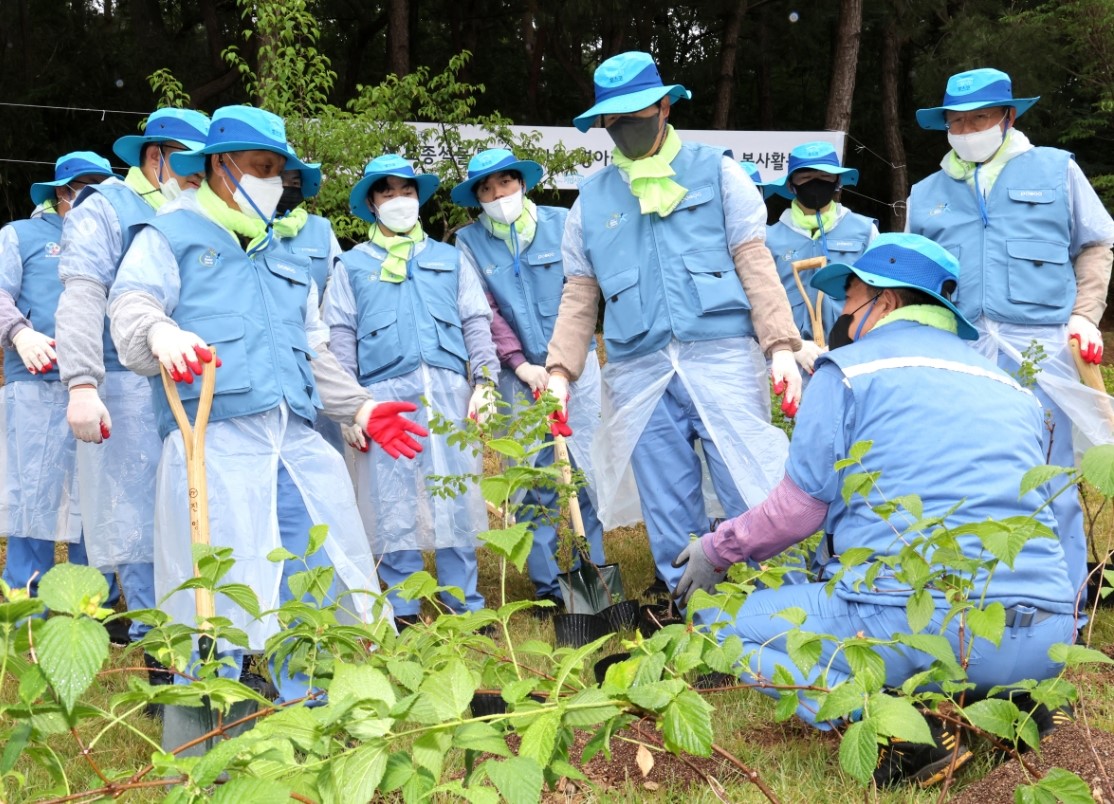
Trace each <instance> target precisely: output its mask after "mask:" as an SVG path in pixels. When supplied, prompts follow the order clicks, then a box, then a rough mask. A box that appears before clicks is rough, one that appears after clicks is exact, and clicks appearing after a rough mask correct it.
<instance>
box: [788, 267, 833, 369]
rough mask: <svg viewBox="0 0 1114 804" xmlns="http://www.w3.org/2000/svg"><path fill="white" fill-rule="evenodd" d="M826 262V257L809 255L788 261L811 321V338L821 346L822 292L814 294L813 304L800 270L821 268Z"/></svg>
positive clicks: (822, 328) (822, 320) (822, 338)
mask: <svg viewBox="0 0 1114 804" xmlns="http://www.w3.org/2000/svg"><path fill="white" fill-rule="evenodd" d="M827 264H828V258H827V257H810V258H808V259H807V260H797V261H796V262H793V263H790V266H791V267H792V268H793V281H794V282H796V283H797V290H799V291H801V298H802V299H804V300H805V307H806V308H807V309H808V320H809V321H810V322H812V339H813V340H814V341H816V345H817V346H819V347H821V348H823V347H824V346H825V345H826V344H825V343H824V294H823V293H822V292H818V293H817V294H816V304H815V305H814V304H813V303H812V300H811V299H809V297H808V292H807V291H806V290H805V283H804V282H802V281H801V271H811V270H813V269H816V268H823V267H824V266H825V265H827Z"/></svg>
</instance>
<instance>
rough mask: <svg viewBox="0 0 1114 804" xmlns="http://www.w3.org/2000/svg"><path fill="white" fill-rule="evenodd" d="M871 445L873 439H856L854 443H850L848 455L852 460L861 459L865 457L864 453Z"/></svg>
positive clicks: (872, 444)
mask: <svg viewBox="0 0 1114 804" xmlns="http://www.w3.org/2000/svg"><path fill="white" fill-rule="evenodd" d="M873 446H874V442H873V441H856V442H855V443H854V444H852V445H851V449H850V450H849V451H848V455H849V456H850V457H851V460H853V461H856V462H858V461H862V459H863V458H865V457H866V454H867V453H868V452H870V448H871V447H873Z"/></svg>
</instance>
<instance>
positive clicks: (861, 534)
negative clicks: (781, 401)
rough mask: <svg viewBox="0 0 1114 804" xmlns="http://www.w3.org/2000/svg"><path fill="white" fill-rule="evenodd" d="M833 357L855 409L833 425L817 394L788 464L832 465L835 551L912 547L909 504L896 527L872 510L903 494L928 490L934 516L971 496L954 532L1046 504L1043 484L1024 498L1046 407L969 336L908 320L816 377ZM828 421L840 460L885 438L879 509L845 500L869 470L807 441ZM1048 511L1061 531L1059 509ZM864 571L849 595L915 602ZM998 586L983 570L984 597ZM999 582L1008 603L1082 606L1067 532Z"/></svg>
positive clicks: (799, 467) (798, 469) (866, 340)
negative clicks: (854, 480)
mask: <svg viewBox="0 0 1114 804" xmlns="http://www.w3.org/2000/svg"><path fill="white" fill-rule="evenodd" d="M830 364H834V366H835V367H837V368H838V371H839V374H840V377H839V378H838V380H834V382H833V383H832V384H838V386H839V387H841V388H843V389H845V390H844V400H841V402H840V405H837V406H836V407H842V408H843V414H842V419H843V420H842V422H837V423H836V426H835V427H832V424H831V416H832V405H831V404H827V403H825V404H823V405H820V406H817V405H816V404H815V398H814V402H813V405H809V397H808V396H807V395H806V397H805V404H804V405H803V406H802V408H801V413H800V417H801V418H802V419H806V420H805V421H804V422H799V423H798V425H797V427H798V430H797V431H796V437H794V439H793V442H792V445H791V446H790V459H789V465H788V467H787V472H788V474H789V475H790V477H792V478H793V479H794V480H796V479H797V478H799V477H802V478H807V477H815V476H817V474H818V473H820V472H823V473H824V476H825V477H830V478H831V481H832V482H831V483H830V484H829V485H828V486H827V488H828V489H829V490H830V492H831V493H830V494H828V495H826V496H828V497H829V499H825V500H824V502H827V503H828V504H829V508H828V519H827V522H826V524H825V530H826V532H827V533H828V534H830V537H829V538H830V540H831V541H830V544H831V546H832V548H833V553H834V554H836V555H839V554H841V553H843V552H845V551H846V550H848V549H850V548H852V547H869V548H871V549H872V550H873V551H874V553H875V555H896V554H897V553H898V552H899V551H900V549H901V544H900V540H899V537H898V536H897V535H896V533H895V530H894V528H895V527H896V528H897V530H898V531H900V530H902V529H903V528H904V527H905V526H907V525H908V524H910V523H909V522H908V521H907V520H906V514H905V512H900V513H898V514H895V515H894V517H893V518H892V519H891V522H892V523H893V527H891V523H890V522H886V521H884V520H883V519H882V518H881V517H880V516H879V515H878V514H876V513H874V511H872V510H871V507H870V506H873V505H877V504H879V503H881V502H883V500H884V499H885V500H893V499H895V498H897V497H899V496H901V495H906V494H916V495H919V496H920V497H921V500H922V502H923V505H924V516H925V517H931V516H941V515H944V514H946V513H947V511H948V510H949V509H950V508H951V507H952V506H953V505H956V504H959V505H958V509H957V510H956V512H955V513H954V514H951V515H950V516H948V518H947V524H948V526H949V527H952V528H954V527H956V526H957V525H959V524H962V523H968V522H981V521H984V520H986V519H988V518H993V519H1004V518H1006V517H1012V516H1028V515H1030V514H1032V513H1033V512H1034V511H1036V510H1037V509H1038V508H1039V507H1040V505H1041V503H1042V501H1043V499H1044V495H1042V494H1041V493H1038V492H1037V491H1033V492H1029V493H1028V494H1026V495H1025V496H1024V497H1021V498H1020V499H1019V498H1018V491H1019V488H1020V483H1021V479H1022V476H1023V475H1024V474H1025V472H1026V471H1027V470H1029V469H1031V468H1032V467H1034V466H1039V465H1041V464H1043V463H1044V462H1045V459H1044V451H1043V447H1042V444H1043V435H1044V432H1043V429H1044V428H1043V422H1044V419H1043V416H1042V413H1041V408H1040V405H1039V403H1038V402H1037V400H1036V398H1035V397H1034V396H1033V394H1031V393H1030V392H1028V391H1026V390H1024V389H1022V388H1021V387H1020V386H1019V385H1018V384H1017V383H1016V382H1015V381H1014V380H1013V378H1011V377H1010V376H1009V375H1007V374H1006V373H1005V372H1003V371H1002V370H1001V369H999V368H998V367H997V366H995V365H994V364H993V363H991V362H990V361H988V360H986V359H985V358H984V357H982V355H980V354H978V353H977V352H976V351H975V350H974V349H971V348H970V347H969V346H968V345H967V344H966V342H964V341H962V340H960V339H959V338H958V337H956V336H955V335H952V334H950V333H947V332H944V331H942V330H939V329H935V328H933V327H928V326H923V325H921V324H917V323H915V322H912V321H896V322H893V323H890V324H885V325H883V326H881V327H878V328H877V329H874V330H871V331H870V332H868V333H867V334H866V335H864V336H863V337H861V338H860V339H859V340H857V341H855V342H854V343H852V344H849V345H847V346H844V347H841V348H839V349H833V350H832V351H830V352H827V353H826V354H824V355H822V356H821V357H820V358H819V359H818V360H817V364H816V365H817V372H816V375H814V377H813V380H812V382H813V383H816V381H817V378H818V377H820V374H821V372H822V371H825V372H831V371H832V368H833V366H832V365H830ZM828 379H832V377H831V375H828ZM810 393H812V389H811V386H810ZM848 397H849V398H848ZM837 415H838V414H837ZM802 424H804V430H802V429H801V426H802ZM817 428H819V429H820V430H823V431H826V432H827V433H829V435H828V436H827V437H828V438H829V439H831V437H832V436H831V435H830V433H832V432H834V433H835V436H834V437H835V444H834V451H833V453H834V456H835V457H837V458H844V457H847V456H848V455H849V452H850V448H851V445H852V444H854V443H855V442H858V441H871V442H873V444H872V447H871V449H870V452H869V453H868V454H867V455H866V457H865V458H864V459H863V463H864V465H865V467H866V471H876V472H878V473H880V475H879V477H878V479H877V483H876V487H875V488H874V489H873V490H872V491H871V492H870V499H869V505H868V503H867V502H866V501H864V500H863V498H862V497H860V496H858V495H855V496H854V497H853V498H852V499H851V501H850V503H849V504H844V502H843V498H842V496H841V494H840V491H839V490H840V489H841V488H842V485H843V483H844V480H845V478H846V477H847V476H848V475H849V474H854V473H858V472H862V471H864V469H863V468H862V467H859V466H851V467H849V468H845V469H841V470H839V471H838V472H836V473H835V476H832V475H831V474H830V473H831V471H832V470H831V468H830V466H831V461H830V460H828V459H827V458H820V457H817V452H818V450H817V446H818V445H817V444H815V443H810V442H811V441H814V440H815V439H808V438H801V436H806V437H807V436H808V433H809V431H811V430H816V429H817ZM819 451H823V450H822V449H821V450H819ZM817 461H823V462H825V463H826V468H825V467H817V466H816V465H815V464H816V462H817ZM806 485H807V483H806ZM810 493H811V492H810ZM1036 518H1037V520H1038V521H1039V522H1041V523H1042V524H1044V525H1046V526H1047V527H1049V528H1052V529H1055V526H1056V523H1055V520H1054V519H1053V517H1052V514H1051V511H1050V510H1049V509H1048V508H1045V509H1044V510H1042V511H1041V512H1040V513H1039V514H1037V516H1036ZM959 542H960V546H961V549H962V550H963V552H964V554H965V555H966V556H968V557H971V558H975V557H977V556H979V555H980V552H981V551H982V544H981V542H980V541H979V540H978V538H977V537H975V536H971V535H967V536H960V537H959ZM987 557H989V556H987ZM833 565H834V566H832V567H830V570H831V571H834V569H837V568H838V559H835V560H834V561H833ZM829 574H831V572H829ZM862 575H863V571H862V570H861V569H860V570H858V571H853V572H850V573H848V574H847V575H846V576H845V577H844V579H843V580H842V581H841V583H840V585H839V587H838V589H837V594H839V595H840V596H842V597H845V598H849V599H852V600H858V601H863V602H869V603H876V604H881V605H904V604H905V600H906V598H907V596H908V589H907V588H905V587H903V586H902V585H901V584H899V583H898V582H897V581H896V580H895V579H894V578H893V577H892V575H891V574H890V573H889V572H888V571H883V572H882V573H881V574H880V575H879V576H878V578H877V579H876V580H875V582H874V584H873V586H870V585H867V584H865V583H863V584H862V586H861V587H859V586H858V583H859V582H861V577H862ZM986 582H987V575H986V573H985V571H980V573H979V575H978V576H977V578H976V580H975V590H976V591H975V593H974V594H976V595H978V594H981V591H982V589H983V586H984V584H986ZM989 584H990V585H989V589H988V592H987V598H988V600H997V601H1001V602H1002V603H1003V605H1005V606H1007V607H1009V606H1012V605H1015V604H1017V603H1027V604H1029V605H1035V606H1037V607H1038V608H1042V609H1045V610H1048V611H1056V612H1061V613H1065V614H1070V613H1071V612H1072V611H1073V610H1074V602H1073V598H1074V595H1073V590H1072V585H1071V583H1070V582H1069V580H1068V574H1067V563H1066V560H1065V558H1064V552H1063V549H1062V548H1061V546H1060V542H1059V540H1058V539H1049V538H1037V539H1033V540H1031V541H1029V542H1028V543H1027V544H1026V545H1025V547H1024V549H1022V551H1021V553H1020V555H1018V557H1017V560H1016V561H1015V563H1014V567H1013V570H1012V571H1011V570H1010V569H1008V568H1007V567H1006V566H999V567H998V569H997V571H996V573H995V574H994V576H993V578H992V579H991V580H990V582H989ZM934 596H936V597H937V598H939V597H940V594H935V595H934Z"/></svg>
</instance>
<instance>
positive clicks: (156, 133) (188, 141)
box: [112, 108, 209, 176]
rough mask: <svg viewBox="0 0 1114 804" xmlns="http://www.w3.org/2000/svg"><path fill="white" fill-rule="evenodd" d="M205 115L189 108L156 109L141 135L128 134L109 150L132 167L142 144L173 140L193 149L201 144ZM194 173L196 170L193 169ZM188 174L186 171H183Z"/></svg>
mask: <svg viewBox="0 0 1114 804" xmlns="http://www.w3.org/2000/svg"><path fill="white" fill-rule="evenodd" d="M208 133H209V118H208V117H206V116H205V115H204V114H202V113H201V112H197V111H194V110H193V109H169V108H167V109H157V110H155V111H154V112H152V113H151V116H150V117H148V118H147V125H146V126H144V127H143V133H142V134H129V135H127V136H126V137H121V138H120V139H118V140H116V142H115V143H114V144H113V145H112V152H113V153H114V154H116V155H117V156H118V157H120V158H121V159H123V160H124V163H125V164H127V165H130V166H132V167H139V162H140V157H141V155H142V154H143V146H144V145H146V144H147V143H150V142H168V141H171V140H173V141H176V142H180V143H182V145H184V146H186V149H187V150H190V151H194V150H197V149H198V148H201V147H202V146H204V145H205V136H206V135H207V134H208ZM194 172H197V171H194ZM182 175H183V176H188V175H189V174H188V173H183V174H182Z"/></svg>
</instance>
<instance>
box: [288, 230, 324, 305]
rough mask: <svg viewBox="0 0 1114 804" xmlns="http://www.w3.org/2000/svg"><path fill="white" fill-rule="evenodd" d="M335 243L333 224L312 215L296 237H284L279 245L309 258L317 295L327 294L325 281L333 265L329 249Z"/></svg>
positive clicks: (304, 257)
mask: <svg viewBox="0 0 1114 804" xmlns="http://www.w3.org/2000/svg"><path fill="white" fill-rule="evenodd" d="M332 243H333V226H332V224H331V223H329V219H328V218H322V217H321V216H320V215H310V216H309V217H308V218H307V219H306V225H305V226H303V227H302V228H301V230H300V231H299V232H298V234H296V235H294V237H287V238H283V239H282V240H280V241H279V245H280V246H281V247H282V248H283V249H285V250H286V251H288V252H290V253H291V254H296V255H298V256H299V257H302V258H303V259H307V260H309V264H310V275H311V276H312V277H313V281H314V282H316V283H317V296H318V298H322V297H324V295H325V282H326V281H327V280H328V279H329V274H330V273H331V272H332V268H333V266H331V265H329V250H330V249H331V247H332Z"/></svg>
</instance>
